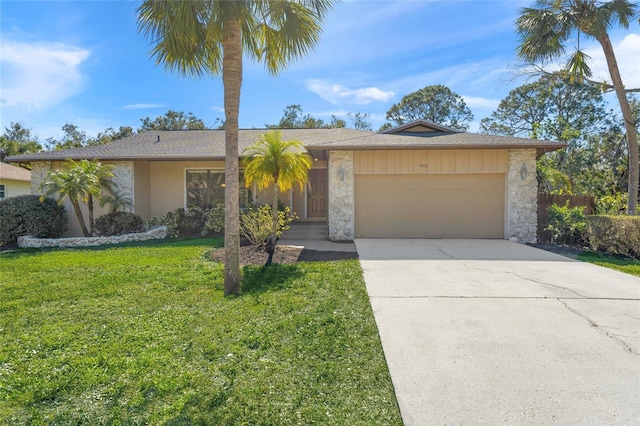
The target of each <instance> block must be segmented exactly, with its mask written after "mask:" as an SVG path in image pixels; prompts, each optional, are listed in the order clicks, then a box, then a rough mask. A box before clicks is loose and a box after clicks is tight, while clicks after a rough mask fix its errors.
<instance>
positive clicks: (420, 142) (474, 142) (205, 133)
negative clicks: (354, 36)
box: [8, 129, 565, 162]
mask: <svg viewBox="0 0 640 426" xmlns="http://www.w3.org/2000/svg"><path fill="white" fill-rule="evenodd" d="M269 130H270V129H247V130H240V131H239V135H238V147H239V152H240V153H241V154H242V151H243V150H244V149H246V148H247V147H249V146H251V145H253V144H254V143H255V142H256V141H257V140H258V138H259V137H260V135H262V134H264V133H265V132H268V131H269ZM282 139H283V140H300V141H301V142H302V143H303V144H304V145H305V147H307V149H313V148H322V149H327V148H331V149H342V150H347V149H348V150H356V149H429V148H432V149H433V148H437V149H453V148H458V149H463V148H466V149H468V148H485V149H486V148H537V149H538V150H543V151H553V150H555V149H560V148H563V147H564V146H565V145H564V144H562V143H559V142H552V141H540V140H535V139H525V138H514V137H506V136H492V135H483V134H476V133H449V134H447V133H442V132H427V133H425V134H420V135H416V133H410V132H408V133H397V134H384V133H373V132H367V131H362V130H354V129H282ZM224 140H225V137H224V130H177V131H157V130H154V131H148V132H144V133H139V134H136V135H133V136H130V137H127V138H124V139H120V140H118V141H115V142H111V143H108V144H104V145H96V146H88V147H83V148H74V149H68V150H63V151H49V152H42V153H37V154H26V155H17V156H12V157H8V159H9V160H10V161H22V162H31V161H52V160H66V159H70V158H71V159H76V160H77V159H94V158H96V159H101V160H142V159H145V160H180V159H222V158H224V152H225V149H224Z"/></svg>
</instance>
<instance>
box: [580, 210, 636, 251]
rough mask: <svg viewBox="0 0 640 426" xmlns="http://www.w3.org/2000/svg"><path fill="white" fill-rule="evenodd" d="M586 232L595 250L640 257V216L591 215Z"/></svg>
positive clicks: (588, 218)
mask: <svg viewBox="0 0 640 426" xmlns="http://www.w3.org/2000/svg"><path fill="white" fill-rule="evenodd" d="M586 233H587V237H588V239H589V244H590V246H591V248H592V249H593V250H597V251H602V252H605V253H612V254H619V255H622V256H628V257H633V258H636V259H640V216H589V217H587V224H586Z"/></svg>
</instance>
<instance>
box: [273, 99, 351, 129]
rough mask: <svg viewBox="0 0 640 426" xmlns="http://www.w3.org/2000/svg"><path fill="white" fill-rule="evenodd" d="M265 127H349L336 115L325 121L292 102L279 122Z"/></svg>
mask: <svg viewBox="0 0 640 426" xmlns="http://www.w3.org/2000/svg"><path fill="white" fill-rule="evenodd" d="M265 127H267V128H268V129H340V128H343V127H347V123H346V122H345V121H344V120H343V119H341V118H338V117H336V116H335V115H332V116H331V120H330V121H329V122H328V123H325V121H324V120H322V119H321V118H315V117H313V116H312V115H311V114H305V113H304V112H303V111H302V106H301V105H298V104H292V105H287V107H286V108H285V109H284V112H283V114H282V118H281V119H280V121H279V122H278V123H277V124H265Z"/></svg>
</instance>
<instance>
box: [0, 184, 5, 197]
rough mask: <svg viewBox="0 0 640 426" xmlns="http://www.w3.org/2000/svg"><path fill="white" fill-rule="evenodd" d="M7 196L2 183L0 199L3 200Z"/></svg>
mask: <svg viewBox="0 0 640 426" xmlns="http://www.w3.org/2000/svg"><path fill="white" fill-rule="evenodd" d="M6 196H7V192H6V191H5V189H4V185H0V200H4V199H5V197H6Z"/></svg>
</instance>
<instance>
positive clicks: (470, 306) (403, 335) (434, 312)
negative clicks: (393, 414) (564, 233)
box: [356, 239, 640, 425]
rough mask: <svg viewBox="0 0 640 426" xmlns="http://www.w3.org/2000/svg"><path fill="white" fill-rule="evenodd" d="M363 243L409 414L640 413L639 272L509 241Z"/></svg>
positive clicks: (426, 421)
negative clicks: (617, 269)
mask: <svg viewBox="0 0 640 426" xmlns="http://www.w3.org/2000/svg"><path fill="white" fill-rule="evenodd" d="M356 247H357V250H358V254H359V257H360V263H361V265H362V268H363V270H364V278H365V282H366V285H367V291H368V293H369V296H370V299H371V305H372V308H373V311H374V315H375V319H376V323H377V325H378V329H379V331H380V338H381V340H382V346H383V349H384V353H385V356H386V359H387V364H388V365H389V370H390V372H391V377H392V380H393V385H394V388H395V391H396V396H397V398H398V402H399V405H400V411H401V413H402V418H403V420H404V422H405V424H406V425H447V424H451V425H477V424H491V425H493V424H510V425H523V424H541V425H542V424H544V425H547V424H562V425H564V424H587V425H612V424H621V425H622V424H624V425H631V424H636V425H637V424H640V278H636V277H632V276H629V275H626V274H622V273H618V272H615V271H611V270H609V269H605V268H601V267H598V266H594V265H590V264H586V263H582V262H578V261H574V260H571V259H568V258H565V257H562V256H559V255H555V254H552V253H548V252H545V251H542V250H538V249H534V248H531V247H528V246H525V245H520V244H516V243H512V242H509V241H503V240H373V239H358V240H356Z"/></svg>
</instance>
